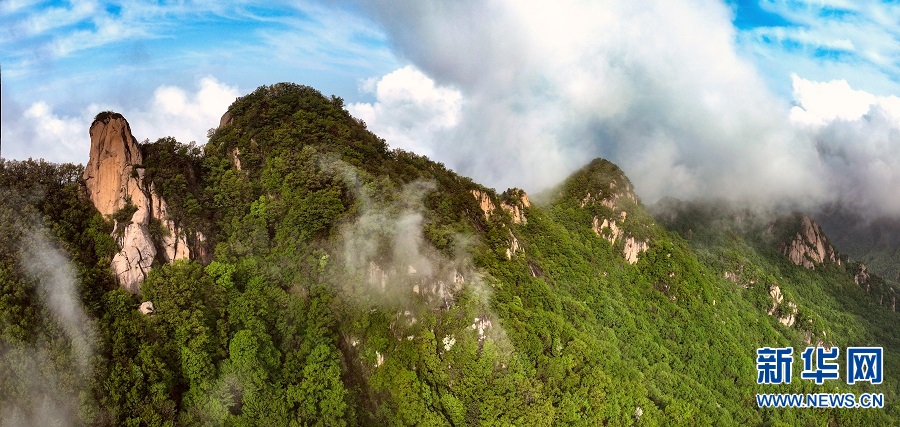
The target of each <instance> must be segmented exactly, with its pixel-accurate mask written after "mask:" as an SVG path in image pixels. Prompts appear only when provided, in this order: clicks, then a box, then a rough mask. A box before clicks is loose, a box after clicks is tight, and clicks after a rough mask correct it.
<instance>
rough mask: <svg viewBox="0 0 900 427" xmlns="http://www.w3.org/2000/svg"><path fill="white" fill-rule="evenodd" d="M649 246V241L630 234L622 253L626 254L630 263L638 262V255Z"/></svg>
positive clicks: (626, 258)
mask: <svg viewBox="0 0 900 427" xmlns="http://www.w3.org/2000/svg"><path fill="white" fill-rule="evenodd" d="M649 248H650V247H649V246H648V245H647V242H644V241H641V240H637V239H635V238H634V237H631V236H628V237H627V238H625V248H624V249H622V255H625V260H626V261H628V263H629V264H634V263H636V262H638V256H639V255H640V254H642V253H644V252H646V251H647V249H649Z"/></svg>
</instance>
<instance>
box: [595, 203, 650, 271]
mask: <svg viewBox="0 0 900 427" xmlns="http://www.w3.org/2000/svg"><path fill="white" fill-rule="evenodd" d="M627 218H628V212H625V211H622V212H619V219H618V220H612V221H610V220H608V219H606V218H604V219H603V222H600V218H599V217H596V216H595V217H594V222H593V225H592V227H591V228H592V229H593V230H594V232H595V233H597V235H599V236H600V237H603V238H604V239H606V240H609V243H611V244H613V245H615V244H616V242H617V241H619V240H622V241H624V242H625V243H624V247H623V248H622V255H623V256H624V257H625V260H626V261H628V263H629V264H635V263H637V262H638V257H639V256H640V254H642V253H644V252H646V251H647V249H649V248H650V246H649V245H648V244H647V242H645V241H643V240H639V239H636V238H634V236H630V235H626V234H625V228H624V224H625V220H626V219H627Z"/></svg>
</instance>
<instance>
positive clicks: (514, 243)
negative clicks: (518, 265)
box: [506, 231, 525, 259]
mask: <svg viewBox="0 0 900 427" xmlns="http://www.w3.org/2000/svg"><path fill="white" fill-rule="evenodd" d="M520 251H521V252H524V251H525V250H524V249H522V245H521V244H520V243H519V239H516V235H515V234H513V233H512V231H510V232H509V248H507V249H506V259H512V257H513V255H515V254H516V253H517V252H520Z"/></svg>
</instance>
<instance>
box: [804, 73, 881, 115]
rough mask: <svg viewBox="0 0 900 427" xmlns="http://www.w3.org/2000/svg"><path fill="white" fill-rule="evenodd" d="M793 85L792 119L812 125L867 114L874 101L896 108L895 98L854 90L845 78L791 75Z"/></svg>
mask: <svg viewBox="0 0 900 427" xmlns="http://www.w3.org/2000/svg"><path fill="white" fill-rule="evenodd" d="M791 79H792V81H793V85H794V101H795V102H796V103H797V104H798V105H797V106H795V107H794V108H792V109H791V120H793V121H795V122H798V123H804V124H811V125H823V124H826V123H828V122H831V121H833V120H836V119H839V120H857V119H859V118H861V117H862V116H863V115H865V114H867V113H868V112H869V110H870V109H871V108H872V106H873V105H874V104H883V108H887V110H888V111H890V110H892V109H893V108H895V107H892V106H894V105H896V104H897V100H898V98H897V97H896V96H890V97H876V96H875V95H873V94H871V93H868V92H865V91H862V90H854V89H853V88H851V87H850V84H849V83H847V81H846V80H832V81H830V82H814V81H810V80H806V79H804V78H801V77H799V76H797V75H796V74H794V75H792V76H791Z"/></svg>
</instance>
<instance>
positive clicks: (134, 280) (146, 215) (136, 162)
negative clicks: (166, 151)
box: [84, 112, 203, 293]
mask: <svg viewBox="0 0 900 427" xmlns="http://www.w3.org/2000/svg"><path fill="white" fill-rule="evenodd" d="M90 135H91V157H90V160H89V161H88V164H87V167H86V168H85V170H84V181H85V186H86V187H87V192H88V196H89V197H90V199H91V201H92V202H93V203H94V206H95V207H96V208H97V210H98V211H100V213H101V214H103V215H105V216H114V215H115V214H116V213H117V212H119V211H120V210H121V209H123V208H125V207H126V206H128V207H131V208H132V209H135V211H134V214H133V215H132V216H131V218H130V219H122V218H120V219H121V220H122V221H121V222H117V223H116V224H115V230H116V231H114V232H113V235H114V237H116V242H117V243H118V245H119V248H120V250H119V252H118V253H116V255H115V256H114V257H113V260H112V268H113V271H114V272H115V275H116V279H117V280H118V282H119V284H120V285H121V286H123V287H124V288H125V289H128V290H129V291H131V292H134V293H137V292H138V291H140V285H141V283H143V281H144V279H145V278H146V277H147V273H148V272H149V271H150V268H151V266H152V264H153V261H154V259H156V257H157V245H156V244H155V243H154V241H153V239H152V237H151V234H150V231H149V225H150V222H151V220H157V221H159V222H160V224H162V226H163V227H164V228H165V231H166V232H165V233H164V237H162V242H159V243H160V246H161V248H162V249H163V253H162V254H159V255H161V257H162V258H163V259H164V260H165V261H167V262H172V261H175V260H178V259H183V258H189V257H190V256H191V253H190V248H189V247H188V243H187V240H186V236H185V234H184V232H183V231H182V230H180V229H179V227H178V226H177V224H175V223H174V221H172V220H170V219H169V215H168V205H167V204H166V201H165V200H163V199H162V198H161V197H159V196H157V194H156V191H155V190H154V188H153V186H152V185H147V183H146V182H144V169H143V168H141V167H140V165H141V163H143V158H142V157H141V150H140V146H138V143H137V140H136V139H135V138H134V136H133V135H132V134H131V127H130V126H129V125H128V121H126V120H125V118H124V117H122V115H121V114H117V113H111V112H105V113H101V114H99V115H97V119H96V120H95V121H94V122H93V123H92V124H91V129H90ZM195 237H196V238H197V239H198V240H203V236H201V235H200V234H199V233H198V234H197V236H195Z"/></svg>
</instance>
